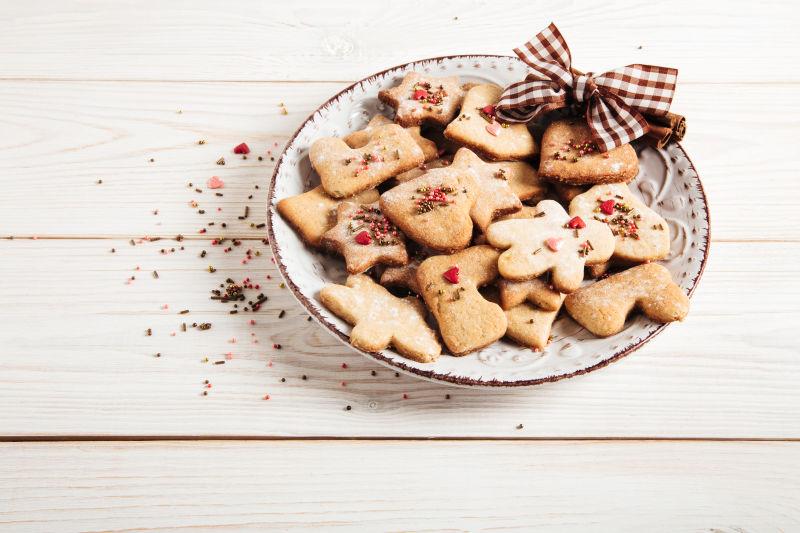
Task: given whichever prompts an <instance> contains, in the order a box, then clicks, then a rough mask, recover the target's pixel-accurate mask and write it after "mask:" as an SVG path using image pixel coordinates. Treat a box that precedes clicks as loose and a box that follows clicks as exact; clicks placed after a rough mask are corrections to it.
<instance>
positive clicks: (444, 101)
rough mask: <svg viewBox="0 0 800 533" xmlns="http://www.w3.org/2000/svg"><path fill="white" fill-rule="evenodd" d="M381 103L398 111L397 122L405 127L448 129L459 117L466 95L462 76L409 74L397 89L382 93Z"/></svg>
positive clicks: (396, 113) (379, 96)
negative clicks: (427, 124)
mask: <svg viewBox="0 0 800 533" xmlns="http://www.w3.org/2000/svg"><path fill="white" fill-rule="evenodd" d="M378 98H379V99H380V101H381V102H384V103H385V104H388V105H390V106H392V107H393V108H394V110H395V122H397V123H398V124H400V125H401V126H405V127H408V126H419V125H420V124H422V123H423V122H433V123H436V124H440V125H442V126H445V125H447V124H448V123H449V122H450V121H451V120H453V118H454V117H455V116H456V112H457V111H458V108H459V107H461V101H462V100H463V99H464V91H463V90H462V89H461V85H460V82H459V79H458V76H449V77H447V78H436V77H433V76H427V75H424V74H420V73H419V72H409V73H408V74H406V76H405V78H403V81H402V82H401V83H400V85H398V86H397V87H394V88H392V89H385V90H383V91H381V92H379V93H378Z"/></svg>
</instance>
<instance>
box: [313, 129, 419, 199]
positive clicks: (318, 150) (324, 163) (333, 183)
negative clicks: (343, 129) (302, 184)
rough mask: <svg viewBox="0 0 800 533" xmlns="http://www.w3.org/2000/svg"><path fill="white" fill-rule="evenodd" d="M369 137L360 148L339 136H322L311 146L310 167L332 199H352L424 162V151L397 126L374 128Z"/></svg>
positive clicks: (368, 134) (369, 131) (368, 133)
mask: <svg viewBox="0 0 800 533" xmlns="http://www.w3.org/2000/svg"><path fill="white" fill-rule="evenodd" d="M366 135H367V138H368V142H367V143H366V144H365V145H363V146H361V147H360V148H350V147H349V146H347V143H345V142H344V141H343V140H342V139H339V138H337V137H323V138H322V139H318V140H316V141H315V142H314V144H312V145H311V150H310V151H309V154H308V157H309V159H310V160H311V166H313V167H314V170H316V171H317V173H318V174H319V177H320V181H321V183H322V188H323V189H325V192H326V193H328V194H329V195H330V196H333V197H334V198H345V197H348V196H353V195H354V194H358V193H359V192H361V191H365V190H367V189H371V188H373V187H376V186H377V185H379V184H381V183H383V182H384V181H386V180H388V179H389V178H391V177H392V176H394V175H396V174H399V173H400V172H405V171H406V170H410V169H412V168H414V167H416V166H417V165H420V164H422V163H423V162H424V161H425V155H424V154H423V152H422V148H420V147H419V145H418V144H417V142H416V141H415V140H414V138H413V137H412V136H411V134H410V133H408V132H407V131H406V130H404V129H403V128H402V127H400V126H398V125H397V124H386V125H384V126H378V127H375V128H372V129H370V130H368V131H367V133H366Z"/></svg>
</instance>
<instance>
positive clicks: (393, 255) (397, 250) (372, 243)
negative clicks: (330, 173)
mask: <svg viewBox="0 0 800 533" xmlns="http://www.w3.org/2000/svg"><path fill="white" fill-rule="evenodd" d="M336 219H337V222H336V225H335V226H334V227H333V228H331V229H330V230H329V231H327V232H326V233H325V235H323V236H322V241H321V242H322V245H323V246H325V247H326V248H329V249H331V250H333V251H335V252H337V253H339V254H340V255H342V256H344V260H345V263H346V264H347V272H348V273H350V274H361V273H362V272H364V271H366V270H368V269H370V268H372V266H374V265H376V264H378V263H380V264H385V265H404V264H406V263H408V252H407V251H406V243H405V237H404V236H403V234H402V233H400V232H399V231H398V230H397V228H396V227H394V225H393V224H392V223H391V222H389V221H388V220H387V219H386V217H384V216H383V214H382V213H381V210H380V208H379V207H378V202H374V203H371V204H356V203H353V202H342V203H341V204H339V207H338V209H337V211H336Z"/></svg>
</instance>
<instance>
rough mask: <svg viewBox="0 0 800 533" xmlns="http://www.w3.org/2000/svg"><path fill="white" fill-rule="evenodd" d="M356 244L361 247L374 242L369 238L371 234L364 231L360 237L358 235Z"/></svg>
mask: <svg viewBox="0 0 800 533" xmlns="http://www.w3.org/2000/svg"><path fill="white" fill-rule="evenodd" d="M356 242H357V243H358V244H361V245H367V244H370V243H371V242H372V238H371V237H370V236H369V233H368V232H366V231H362V232H361V233H359V234H358V235H356Z"/></svg>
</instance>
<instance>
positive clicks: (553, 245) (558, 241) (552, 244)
mask: <svg viewBox="0 0 800 533" xmlns="http://www.w3.org/2000/svg"><path fill="white" fill-rule="evenodd" d="M544 243H545V244H546V245H547V247H548V248H550V249H551V250H552V251H554V252H557V251H559V250H560V249H561V245H562V244H564V239H562V238H561V237H550V238H549V239H547V240H546V241H544Z"/></svg>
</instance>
